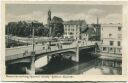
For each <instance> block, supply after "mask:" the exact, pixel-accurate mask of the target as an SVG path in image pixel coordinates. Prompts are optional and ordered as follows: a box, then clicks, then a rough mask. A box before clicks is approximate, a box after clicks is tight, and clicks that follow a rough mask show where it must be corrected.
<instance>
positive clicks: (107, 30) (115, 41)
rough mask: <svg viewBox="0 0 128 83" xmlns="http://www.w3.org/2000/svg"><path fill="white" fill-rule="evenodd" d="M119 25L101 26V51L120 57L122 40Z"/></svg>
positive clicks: (120, 26)
mask: <svg viewBox="0 0 128 83" xmlns="http://www.w3.org/2000/svg"><path fill="white" fill-rule="evenodd" d="M121 32H122V25H121V24H102V25H101V42H102V44H101V51H102V52H104V53H112V54H119V55H121V40H122V33H121Z"/></svg>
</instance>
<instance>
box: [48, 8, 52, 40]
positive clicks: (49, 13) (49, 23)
mask: <svg viewBox="0 0 128 83" xmlns="http://www.w3.org/2000/svg"><path fill="white" fill-rule="evenodd" d="M47 25H48V28H49V37H50V36H51V26H50V25H51V11H50V10H49V11H48V19H47Z"/></svg>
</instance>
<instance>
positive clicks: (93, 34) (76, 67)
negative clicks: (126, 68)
mask: <svg viewBox="0 0 128 83" xmlns="http://www.w3.org/2000/svg"><path fill="white" fill-rule="evenodd" d="M122 28H123V27H122V5H102V4H101V5H99V4H93V5H89V4H5V73H6V74H7V75H24V74H25V75H50V74H56V75H122ZM55 83H56V82H55ZM73 83H74V82H73ZM82 83H84V82H82ZM85 83H86V82H85ZM93 83H99V82H93ZM101 83H102V82H101ZM106 83H107V82H106ZM108 83H109V82H108ZM113 83H114V82H113ZM115 83H118V82H115Z"/></svg>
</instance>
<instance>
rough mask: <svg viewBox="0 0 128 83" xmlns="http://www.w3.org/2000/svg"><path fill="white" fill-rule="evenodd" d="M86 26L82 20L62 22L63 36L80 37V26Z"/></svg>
mask: <svg viewBox="0 0 128 83" xmlns="http://www.w3.org/2000/svg"><path fill="white" fill-rule="evenodd" d="M85 26H86V22H85V21H84V20H70V21H66V22H64V38H73V39H77V38H80V32H81V28H82V27H85Z"/></svg>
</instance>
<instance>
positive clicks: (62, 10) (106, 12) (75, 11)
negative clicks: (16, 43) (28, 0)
mask: <svg viewBox="0 0 128 83" xmlns="http://www.w3.org/2000/svg"><path fill="white" fill-rule="evenodd" d="M49 9H50V10H51V12H52V13H51V16H52V17H53V16H57V17H61V18H62V19H63V20H64V21H68V20H85V21H86V22H87V23H88V24H91V23H96V18H97V16H98V17H99V23H102V24H103V23H106V24H108V23H122V6H121V5H86V4H6V6H5V21H6V24H7V23H8V22H17V21H31V20H36V21H39V22H43V24H46V23H47V17H48V16H47V12H48V10H49Z"/></svg>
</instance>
